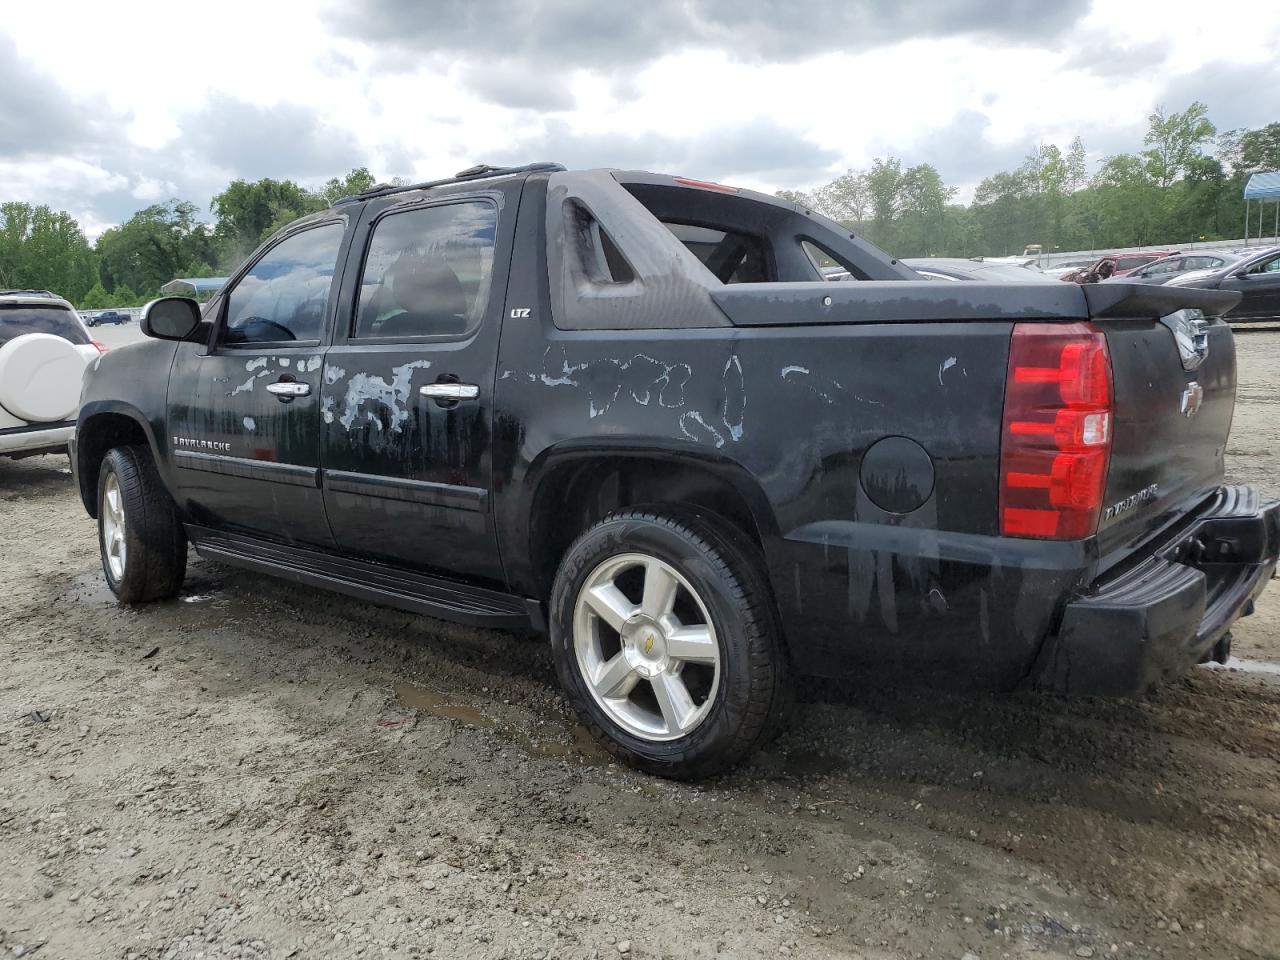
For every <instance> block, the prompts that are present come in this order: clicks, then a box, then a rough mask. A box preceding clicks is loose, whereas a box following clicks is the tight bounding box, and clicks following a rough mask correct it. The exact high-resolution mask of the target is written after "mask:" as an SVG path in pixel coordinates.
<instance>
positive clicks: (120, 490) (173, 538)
mask: <svg viewBox="0 0 1280 960" xmlns="http://www.w3.org/2000/svg"><path fill="white" fill-rule="evenodd" d="M98 547H99V550H100V552H101V554H102V572H103V573H104V574H106V577H107V586H109V587H110V588H111V592H112V593H114V594H115V595H116V598H117V599H118V600H119V601H120V602H121V603H146V602H147V601H151V600H167V599H169V598H170V597H174V596H177V593H178V591H179V590H181V589H182V581H183V580H184V579H185V578H186V574H187V538H186V536H185V535H184V534H183V532H182V523H181V521H180V520H179V519H178V511H177V508H176V507H175V506H174V503H173V498H172V497H170V496H169V492H168V491H167V490H165V488H164V484H163V483H161V481H160V475H159V472H158V471H157V470H156V465H155V461H154V460H153V459H152V457H151V451H150V450H148V449H147V448H146V447H143V446H130V447H116V448H114V449H113V450H111V451H109V452H108V453H107V455H106V457H104V458H103V460H102V467H101V469H100V470H99V471H98Z"/></svg>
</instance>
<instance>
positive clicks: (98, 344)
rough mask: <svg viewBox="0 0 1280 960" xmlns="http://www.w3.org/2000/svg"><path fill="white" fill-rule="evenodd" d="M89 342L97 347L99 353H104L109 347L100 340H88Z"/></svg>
mask: <svg viewBox="0 0 1280 960" xmlns="http://www.w3.org/2000/svg"><path fill="white" fill-rule="evenodd" d="M89 342H90V343H92V344H93V345H94V346H95V347H97V348H98V352H99V353H106V352H107V351H108V350H109V349H110V347H108V346H107V345H106V344H105V343H103V342H102V341H101V340H90V341H89Z"/></svg>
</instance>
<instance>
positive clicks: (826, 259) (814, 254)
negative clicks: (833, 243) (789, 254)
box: [800, 240, 919, 281]
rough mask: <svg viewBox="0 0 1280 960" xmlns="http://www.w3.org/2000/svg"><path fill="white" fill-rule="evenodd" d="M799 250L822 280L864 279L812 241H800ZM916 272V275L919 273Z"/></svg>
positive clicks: (849, 266) (848, 265)
mask: <svg viewBox="0 0 1280 960" xmlns="http://www.w3.org/2000/svg"><path fill="white" fill-rule="evenodd" d="M800 249H802V250H803V251H804V254H805V256H806V257H808V258H809V262H810V263H812V264H813V268H814V269H815V270H817V271H818V274H819V275H820V276H821V277H822V279H823V280H827V281H841V280H862V279H864V278H863V277H861V276H858V275H857V274H855V273H854V272H853V268H852V265H851V264H847V263H843V262H841V261H840V260H837V259H836V258H835V256H834V255H833V254H832V253H831V251H829V250H827V249H826V248H824V247H821V246H819V245H818V244H816V243H814V242H813V241H812V240H801V241H800ZM916 272H917V273H918V272H919V271H916Z"/></svg>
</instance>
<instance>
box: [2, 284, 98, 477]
mask: <svg viewBox="0 0 1280 960" xmlns="http://www.w3.org/2000/svg"><path fill="white" fill-rule="evenodd" d="M105 350H106V348H105V347H103V346H102V345H100V344H97V343H95V342H94V341H93V340H91V339H90V338H89V332H88V331H87V330H86V329H85V327H84V323H83V321H81V319H80V315H79V314H77V313H76V311H75V309H74V308H73V307H72V306H71V304H70V303H68V302H67V301H66V300H63V299H62V298H61V297H59V296H56V295H55V294H52V293H50V292H49V291H47V290H2V291H0V456H7V457H13V458H18V457H30V456H37V455H39V454H42V453H60V452H65V451H66V449H67V442H68V441H69V440H70V439H71V437H72V435H73V434H74V433H75V419H76V411H77V409H78V408H79V405H80V383H81V380H82V379H83V377H84V370H85V367H86V366H88V365H89V364H91V363H92V362H94V361H95V360H97V359H98V358H99V356H101V354H102V353H103V352H105Z"/></svg>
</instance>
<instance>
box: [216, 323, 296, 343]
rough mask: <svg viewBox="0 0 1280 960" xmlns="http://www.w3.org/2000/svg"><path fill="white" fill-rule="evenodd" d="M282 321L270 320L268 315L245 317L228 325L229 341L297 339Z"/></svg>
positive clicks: (227, 339) (262, 341) (268, 341)
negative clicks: (233, 324)
mask: <svg viewBox="0 0 1280 960" xmlns="http://www.w3.org/2000/svg"><path fill="white" fill-rule="evenodd" d="M297 339H298V338H297V337H295V336H294V335H293V331H292V330H290V329H289V328H288V327H286V326H285V325H284V324H282V323H276V321H274V320H268V319H267V318H266V317H245V318H243V319H241V320H237V321H236V325H235V326H234V327H232V326H228V327H227V336H226V341H227V343H272V342H275V341H279V340H297Z"/></svg>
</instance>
